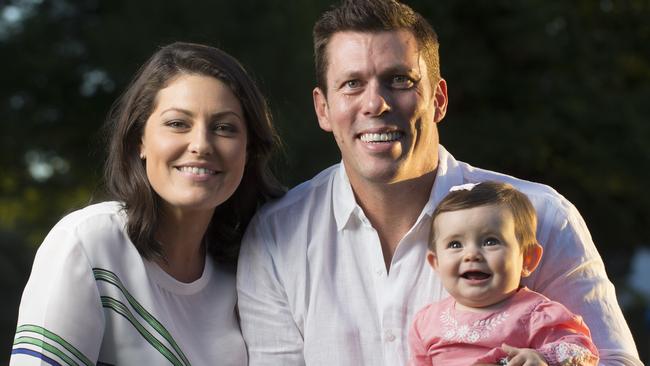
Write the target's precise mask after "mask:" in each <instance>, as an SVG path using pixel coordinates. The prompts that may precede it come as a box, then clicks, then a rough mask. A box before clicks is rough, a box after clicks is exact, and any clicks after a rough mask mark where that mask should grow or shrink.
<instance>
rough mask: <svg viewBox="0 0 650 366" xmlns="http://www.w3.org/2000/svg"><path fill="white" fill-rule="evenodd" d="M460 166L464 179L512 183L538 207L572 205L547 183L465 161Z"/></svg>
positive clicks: (467, 180) (468, 180)
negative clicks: (479, 166) (483, 167)
mask: <svg viewBox="0 0 650 366" xmlns="http://www.w3.org/2000/svg"><path fill="white" fill-rule="evenodd" d="M459 167H460V168H461V169H462V171H463V180H464V181H466V182H472V183H474V182H482V181H487V180H492V181H497V182H504V183H509V184H512V185H513V186H514V187H515V188H516V189H517V190H519V191H520V192H522V193H524V194H526V196H528V198H529V199H530V200H531V202H532V203H533V205H535V206H536V207H537V208H538V209H539V206H540V205H545V206H546V205H550V206H553V207H568V206H569V205H570V203H569V201H567V199H566V198H564V196H562V195H561V194H560V193H558V192H557V191H556V190H555V189H553V188H552V187H551V186H548V185H546V184H543V183H537V182H533V181H529V180H525V179H521V178H517V177H514V176H511V175H508V174H504V173H499V172H495V171H491V170H487V169H481V168H476V167H473V166H471V165H469V164H467V163H463V162H459Z"/></svg>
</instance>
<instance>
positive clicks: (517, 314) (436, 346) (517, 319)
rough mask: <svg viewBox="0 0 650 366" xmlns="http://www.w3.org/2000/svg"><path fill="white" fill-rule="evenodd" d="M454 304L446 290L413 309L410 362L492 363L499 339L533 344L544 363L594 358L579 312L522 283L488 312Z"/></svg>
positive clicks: (515, 344)
mask: <svg viewBox="0 0 650 366" xmlns="http://www.w3.org/2000/svg"><path fill="white" fill-rule="evenodd" d="M455 305H456V301H455V299H454V298H453V297H451V296H450V297H448V298H446V299H444V300H442V301H440V302H436V303H433V304H430V305H428V306H426V307H424V308H423V309H422V310H420V311H419V312H418V313H417V314H416V315H415V320H414V322H413V325H412V327H411V330H410V333H409V346H410V348H411V358H410V361H409V365H411V366H417V365H444V366H454V365H458V366H468V365H472V364H474V363H489V364H496V363H498V362H499V361H500V360H501V359H503V358H505V357H506V356H507V355H506V354H505V353H504V352H503V351H502V350H501V345H502V344H503V343H506V344H509V345H511V346H513V347H517V348H532V349H535V350H536V351H538V352H539V353H541V354H542V355H543V356H544V358H545V359H546V362H547V363H548V364H549V366H554V365H596V364H597V363H598V350H597V349H596V346H594V344H593V343H592V341H591V336H590V333H589V328H587V326H586V325H585V323H584V322H583V321H582V318H581V317H580V316H577V315H574V314H572V313H571V312H570V311H569V310H568V309H567V308H565V307H564V305H562V304H560V303H557V302H554V301H551V300H549V299H548V298H546V297H545V296H544V295H541V294H539V293H537V292H534V291H531V290H529V289H527V288H525V287H523V288H520V289H519V290H518V291H517V293H516V294H515V295H513V296H512V297H511V298H510V299H509V300H507V303H506V304H505V305H504V307H503V308H501V309H500V310H498V311H496V312H493V313H475V312H469V311H461V310H456V309H455Z"/></svg>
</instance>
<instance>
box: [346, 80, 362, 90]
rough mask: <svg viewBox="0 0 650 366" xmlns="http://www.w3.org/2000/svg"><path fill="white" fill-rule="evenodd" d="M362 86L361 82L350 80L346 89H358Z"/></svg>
mask: <svg viewBox="0 0 650 366" xmlns="http://www.w3.org/2000/svg"><path fill="white" fill-rule="evenodd" d="M360 86H361V82H360V81H359V80H348V81H346V82H345V87H346V88H348V89H356V88H358V87H360Z"/></svg>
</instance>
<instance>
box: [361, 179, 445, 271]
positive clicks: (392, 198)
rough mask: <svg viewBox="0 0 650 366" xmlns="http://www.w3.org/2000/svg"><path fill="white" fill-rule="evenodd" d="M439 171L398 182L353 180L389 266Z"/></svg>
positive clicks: (362, 206) (424, 202)
mask: <svg viewBox="0 0 650 366" xmlns="http://www.w3.org/2000/svg"><path fill="white" fill-rule="evenodd" d="M435 178H436V171H435V170H434V171H432V172H429V173H427V174H425V175H422V176H420V177H417V178H414V179H409V180H405V181H401V182H397V183H390V184H377V183H369V182H356V183H357V184H355V182H352V181H351V182H350V183H351V184H352V189H353V191H354V194H355V197H356V200H357V202H358V204H359V206H361V208H362V209H363V212H364V213H365V215H366V217H368V219H369V220H370V222H371V223H372V226H373V227H374V228H375V230H377V234H378V235H379V240H380V242H381V249H382V252H383V254H384V262H385V264H386V269H387V270H389V269H390V264H391V261H392V260H393V255H394V254H395V251H396V250H397V246H398V245H399V243H400V241H401V240H402V238H403V237H404V236H405V235H406V233H407V232H408V231H409V230H410V229H411V227H413V225H414V224H415V221H416V220H417V219H418V217H419V216H420V213H421V212H422V209H423V208H424V206H425V205H426V204H427V202H428V201H429V196H430V195H431V189H432V187H433V182H434V181H435Z"/></svg>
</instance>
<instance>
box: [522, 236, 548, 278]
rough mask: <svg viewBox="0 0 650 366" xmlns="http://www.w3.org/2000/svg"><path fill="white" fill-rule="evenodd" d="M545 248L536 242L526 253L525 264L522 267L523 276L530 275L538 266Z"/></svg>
mask: <svg viewBox="0 0 650 366" xmlns="http://www.w3.org/2000/svg"><path fill="white" fill-rule="evenodd" d="M543 252H544V249H543V248H542V246H541V245H539V244H538V243H535V245H533V246H532V247H531V248H529V249H528V250H527V251H526V253H524V265H523V266H522V268H521V277H528V276H530V274H531V273H533V271H534V270H535V268H537V265H538V264H539V261H540V260H541V259H542V253H543Z"/></svg>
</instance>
